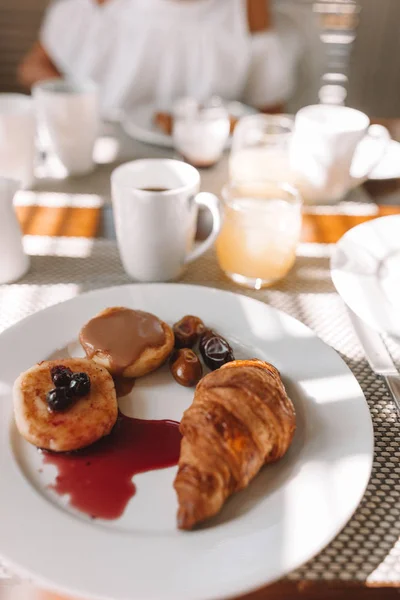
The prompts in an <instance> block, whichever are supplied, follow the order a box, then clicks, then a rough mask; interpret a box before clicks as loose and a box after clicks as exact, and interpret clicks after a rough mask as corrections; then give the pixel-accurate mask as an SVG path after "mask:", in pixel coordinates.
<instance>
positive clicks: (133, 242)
mask: <svg viewBox="0 0 400 600" xmlns="http://www.w3.org/2000/svg"><path fill="white" fill-rule="evenodd" d="M111 187H112V200H113V210H114V219H115V227H116V233H117V240H118V246H119V251H120V255H121V259H122V263H123V266H124V269H125V271H126V272H127V273H128V275H129V276H130V277H132V278H133V279H135V280H137V281H168V280H171V279H175V278H177V277H179V275H181V273H182V271H183V269H184V267H185V265H187V264H188V263H190V262H192V261H193V260H195V259H196V258H198V257H199V256H201V255H202V254H203V253H204V252H206V250H208V248H210V246H211V245H212V244H213V243H214V241H215V239H216V237H217V235H218V233H219V230H220V227H221V214H220V208H219V201H218V198H217V197H216V196H214V195H213V194H209V193H207V192H202V193H199V189H200V175H199V172H198V171H197V170H196V169H195V168H194V167H192V166H190V165H188V164H186V163H184V162H180V161H177V160H166V159H165V160H164V159H144V160H137V161H133V162H129V163H126V164H124V165H121V166H120V167H118V168H117V169H115V170H114V171H113V173H112V175H111ZM199 206H205V207H207V208H208V209H209V210H210V212H211V214H212V217H213V225H212V231H211V233H210V235H209V237H208V238H207V239H206V240H205V241H204V242H202V243H201V244H199V245H198V246H197V247H196V248H193V246H194V239H195V234H196V224H197V214H198V207H199Z"/></svg>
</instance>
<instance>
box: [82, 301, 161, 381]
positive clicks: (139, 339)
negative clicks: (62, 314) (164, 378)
mask: <svg viewBox="0 0 400 600" xmlns="http://www.w3.org/2000/svg"><path fill="white" fill-rule="evenodd" d="M79 339H80V342H81V344H82V347H83V349H84V350H85V352H86V356H87V357H88V358H93V356H94V355H95V354H96V353H97V352H100V353H102V354H104V355H105V356H107V357H108V358H109V360H110V363H111V368H112V370H113V372H114V373H115V374H121V373H123V371H124V370H125V369H126V368H127V367H129V366H130V365H132V364H133V363H134V362H135V361H136V360H137V359H138V358H139V357H140V355H141V354H142V353H143V352H144V351H145V350H146V348H149V347H150V348H156V347H159V346H162V345H163V344H164V343H165V332H164V329H163V327H162V324H161V321H160V320H159V319H158V318H157V317H156V316H154V315H152V314H150V313H146V312H143V311H141V310H131V309H129V308H122V307H116V308H110V309H108V310H107V311H104V313H102V314H100V315H98V316H97V317H94V318H93V319H91V320H90V321H89V322H88V323H86V325H85V326H84V327H83V328H82V330H81V332H80V335H79Z"/></svg>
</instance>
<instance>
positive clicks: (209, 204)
mask: <svg viewBox="0 0 400 600" xmlns="http://www.w3.org/2000/svg"><path fill="white" fill-rule="evenodd" d="M194 201H195V202H196V204H198V205H199V206H204V207H206V208H208V210H209V211H210V212H211V215H212V218H213V226H212V230H211V233H210V235H209V236H208V238H207V239H206V240H204V242H202V243H201V244H199V245H198V246H197V247H196V248H194V250H192V251H191V252H190V253H189V254H188V255H187V257H186V258H185V263H186V264H187V263H191V262H193V261H194V260H196V259H197V258H199V257H200V256H201V255H202V254H204V252H207V250H208V249H209V248H211V246H212V245H213V243H214V242H215V240H216V239H217V237H218V234H219V232H220V230H221V223H222V218H221V209H220V204H219V200H218V198H217V196H215V195H214V194H210V193H209V192H200V194H197V196H196V197H195V199H194Z"/></svg>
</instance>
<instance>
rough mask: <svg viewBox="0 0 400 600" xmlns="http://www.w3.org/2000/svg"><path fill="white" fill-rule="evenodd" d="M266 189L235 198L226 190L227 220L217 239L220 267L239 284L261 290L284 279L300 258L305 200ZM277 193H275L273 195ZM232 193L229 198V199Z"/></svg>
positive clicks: (242, 194)
mask: <svg viewBox="0 0 400 600" xmlns="http://www.w3.org/2000/svg"><path fill="white" fill-rule="evenodd" d="M274 187H275V188H276V189H275V190H274V189H271V187H269V188H268V189H265V191H264V194H260V191H261V190H262V189H264V184H262V187H261V190H260V188H259V189H258V190H257V193H252V194H250V193H249V192H251V191H252V190H251V189H250V188H249V189H248V191H247V193H243V192H242V193H240V188H237V189H236V192H235V193H234V195H233V197H232V196H231V197H229V191H228V192H227V191H226V188H225V194H224V195H225V219H224V223H223V226H222V230H221V233H220V235H219V237H218V240H217V256H218V261H219V264H220V267H221V268H222V270H223V271H224V272H225V274H226V275H227V276H228V277H230V278H231V279H232V280H233V281H235V282H236V283H239V284H241V285H245V286H247V287H251V288H255V289H259V288H261V287H265V286H268V285H271V284H272V283H274V282H275V281H278V280H279V279H281V278H282V277H284V276H285V275H286V274H287V273H288V271H289V270H290V269H291V267H292V266H293V264H294V262H295V259H296V248H297V244H298V241H299V236H300V230H301V201H300V199H299V197H298V196H297V195H296V194H295V193H294V192H293V195H292V193H289V192H288V191H287V189H286V190H283V191H282V193H280V190H279V186H274ZM274 191H275V193H273V192H274ZM227 194H228V196H227Z"/></svg>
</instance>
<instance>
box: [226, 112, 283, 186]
mask: <svg viewBox="0 0 400 600" xmlns="http://www.w3.org/2000/svg"><path fill="white" fill-rule="evenodd" d="M293 125H294V120H293V117H291V116H288V115H249V116H247V117H243V118H242V119H240V121H239V122H238V124H237V125H236V128H235V132H234V134H233V142H232V151H231V155H230V162H229V171H230V179H231V181H237V182H242V183H247V182H252V181H262V180H264V179H266V180H274V181H287V180H288V177H289V173H290V165H289V143H290V140H291V136H292V131H293Z"/></svg>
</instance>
